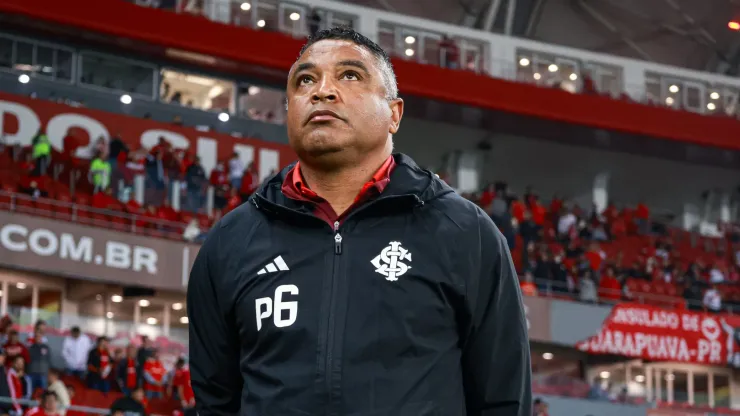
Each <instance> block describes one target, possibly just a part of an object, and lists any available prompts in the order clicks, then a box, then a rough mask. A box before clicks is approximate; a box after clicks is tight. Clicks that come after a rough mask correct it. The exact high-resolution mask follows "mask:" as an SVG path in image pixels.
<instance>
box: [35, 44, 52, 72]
mask: <svg viewBox="0 0 740 416" xmlns="http://www.w3.org/2000/svg"><path fill="white" fill-rule="evenodd" d="M36 71H37V72H38V74H39V75H43V76H47V77H53V76H54V49H52V48H49V47H46V46H38V47H36Z"/></svg>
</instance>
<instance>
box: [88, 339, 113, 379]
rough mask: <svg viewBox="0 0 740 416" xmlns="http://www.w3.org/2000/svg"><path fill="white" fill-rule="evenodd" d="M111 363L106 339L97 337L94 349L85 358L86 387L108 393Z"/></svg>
mask: <svg viewBox="0 0 740 416" xmlns="http://www.w3.org/2000/svg"><path fill="white" fill-rule="evenodd" d="M112 367H113V363H112V360H111V357H110V350H109V349H108V338H107V337H99V338H98V341H97V343H96V345H95V348H93V349H92V350H90V353H89V354H88V356H87V371H88V372H87V386H88V387H90V388H91V389H94V390H98V391H101V392H103V393H108V391H110V381H109V380H108V376H109V375H110V373H111V370H112Z"/></svg>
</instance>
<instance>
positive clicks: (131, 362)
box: [116, 344, 139, 396]
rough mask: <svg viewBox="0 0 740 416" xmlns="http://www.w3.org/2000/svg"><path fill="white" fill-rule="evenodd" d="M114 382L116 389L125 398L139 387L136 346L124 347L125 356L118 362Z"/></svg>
mask: <svg viewBox="0 0 740 416" xmlns="http://www.w3.org/2000/svg"><path fill="white" fill-rule="evenodd" d="M116 381H117V382H118V387H120V388H121V391H122V392H123V394H125V395H127V396H128V395H129V394H131V392H132V391H133V390H134V389H135V388H136V387H138V385H139V375H138V374H137V362H136V346H135V345H133V344H129V345H128V347H126V356H125V357H123V358H122V359H121V360H120V361H119V362H118V368H117V371H116Z"/></svg>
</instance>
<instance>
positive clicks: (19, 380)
mask: <svg viewBox="0 0 740 416" xmlns="http://www.w3.org/2000/svg"><path fill="white" fill-rule="evenodd" d="M7 363H9V364H10V368H9V369H8V373H7V378H8V389H9V390H10V398H11V399H13V410H15V412H16V414H21V413H22V412H23V407H22V406H21V404H20V403H18V401H17V400H18V399H22V398H24V397H23V367H24V366H25V361H23V357H22V356H20V355H17V356H16V357H15V358H14V359H12V360H10V359H8V360H7Z"/></svg>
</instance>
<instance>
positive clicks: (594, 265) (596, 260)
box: [585, 243, 606, 273]
mask: <svg viewBox="0 0 740 416" xmlns="http://www.w3.org/2000/svg"><path fill="white" fill-rule="evenodd" d="M585 255H586V259H588V263H589V265H590V266H591V270H593V271H594V272H597V273H598V272H599V270H601V263H602V262H603V261H604V258H605V257H606V255H605V254H604V252H603V251H601V248H599V243H591V246H590V247H589V249H588V251H587V252H586V253H585Z"/></svg>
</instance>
